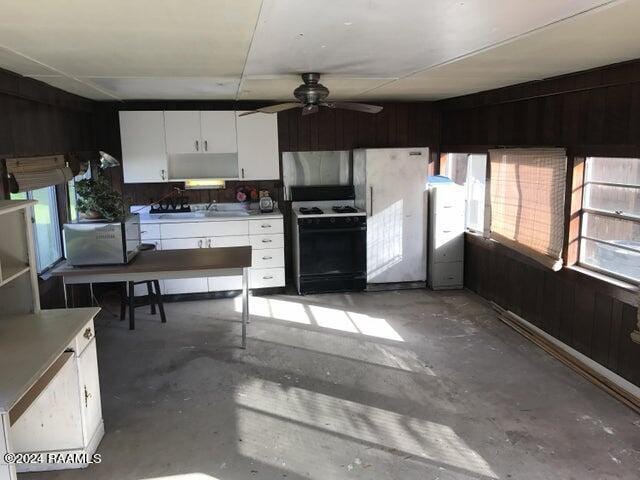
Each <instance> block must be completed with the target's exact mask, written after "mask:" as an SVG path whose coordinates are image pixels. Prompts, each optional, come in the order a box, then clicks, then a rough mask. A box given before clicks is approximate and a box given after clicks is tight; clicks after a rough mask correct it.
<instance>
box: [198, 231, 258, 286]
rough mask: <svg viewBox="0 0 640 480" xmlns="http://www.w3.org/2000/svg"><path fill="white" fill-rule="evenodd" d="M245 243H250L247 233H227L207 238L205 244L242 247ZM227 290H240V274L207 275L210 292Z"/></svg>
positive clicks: (212, 246)
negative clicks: (227, 275)
mask: <svg viewBox="0 0 640 480" xmlns="http://www.w3.org/2000/svg"><path fill="white" fill-rule="evenodd" d="M246 245H250V243H249V236H248V235H229V236H226V237H210V238H208V239H207V246H208V247H210V248H216V247H217V248H220V247H244V246H246ZM227 290H242V275H233V276H229V277H209V291H210V292H225V291H227Z"/></svg>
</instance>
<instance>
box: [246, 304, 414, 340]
mask: <svg viewBox="0 0 640 480" xmlns="http://www.w3.org/2000/svg"><path fill="white" fill-rule="evenodd" d="M234 308H235V311H236V312H242V298H241V297H236V298H235V299H234ZM249 314H250V315H251V316H258V317H265V318H273V319H276V320H284V321H287V322H293V323H300V324H304V325H316V326H318V327H322V328H327V329H330V330H338V331H341V332H348V333H356V334H357V333H359V334H362V335H366V336H368V337H376V338H383V339H386V340H394V341H397V342H403V341H404V339H403V338H402V337H401V336H400V334H398V332H396V330H395V329H394V328H393V327H392V326H391V325H390V324H389V322H388V321H387V320H386V319H384V318H379V317H372V316H370V315H366V314H363V313H358V312H350V311H347V310H341V309H339V308H329V307H320V306H318V305H306V304H303V303H299V302H293V301H288V300H278V299H272V298H265V297H253V296H252V297H249Z"/></svg>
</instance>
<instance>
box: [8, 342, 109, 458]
mask: <svg viewBox="0 0 640 480" xmlns="http://www.w3.org/2000/svg"><path fill="white" fill-rule="evenodd" d="M94 343H95V342H94ZM78 384H79V382H78V369H77V367H76V362H75V356H74V355H73V354H71V355H70V356H69V358H68V359H67V360H66V361H65V364H64V366H63V367H62V368H61V369H60V371H59V372H58V373H57V374H56V376H55V377H53V379H52V380H51V382H49V384H48V385H47V386H46V388H45V389H44V390H43V391H42V392H41V393H40V395H39V396H38V397H37V398H36V400H35V401H34V402H33V403H32V404H31V405H30V406H29V408H28V409H27V410H26V411H25V412H24V413H23V414H22V416H21V417H20V418H18V420H17V421H16V422H15V423H14V424H13V425H12V426H11V430H10V438H11V442H12V445H13V450H14V451H16V452H48V451H56V450H71V449H76V448H82V447H83V433H82V421H81V420H80V418H81V409H80V408H78V405H79V401H78V397H79V394H80V392H79V389H78ZM80 388H82V383H80ZM99 397H100V393H99V392H98V398H99Z"/></svg>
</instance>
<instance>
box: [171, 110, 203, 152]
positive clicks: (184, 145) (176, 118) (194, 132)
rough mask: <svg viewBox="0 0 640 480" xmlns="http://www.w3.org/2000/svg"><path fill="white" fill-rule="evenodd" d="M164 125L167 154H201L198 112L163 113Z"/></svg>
mask: <svg viewBox="0 0 640 480" xmlns="http://www.w3.org/2000/svg"><path fill="white" fill-rule="evenodd" d="M164 123H165V131H166V137H167V153H170V154H171V153H198V152H202V142H201V140H200V112H197V111H170V112H169V111H165V112H164Z"/></svg>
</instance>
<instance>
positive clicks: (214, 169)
mask: <svg viewBox="0 0 640 480" xmlns="http://www.w3.org/2000/svg"><path fill="white" fill-rule="evenodd" d="M239 113H242V112H233V111H188V110H172V111H164V112H162V111H143V112H131V111H123V112H120V137H121V140H122V157H123V167H124V181H125V183H145V182H146V183H149V182H167V181H169V180H171V179H173V180H183V179H186V178H227V179H235V178H239V179H241V180H242V179H244V180H277V179H279V178H280V160H279V151H278V116H277V115H270V114H263V113H256V114H253V115H247V116H245V117H240V116H239V115H238V114H239Z"/></svg>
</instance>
